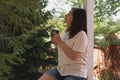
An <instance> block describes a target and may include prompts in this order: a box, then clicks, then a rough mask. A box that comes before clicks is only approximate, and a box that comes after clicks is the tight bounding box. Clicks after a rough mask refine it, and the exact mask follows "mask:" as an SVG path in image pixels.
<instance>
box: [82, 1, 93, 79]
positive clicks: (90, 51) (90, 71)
mask: <svg viewBox="0 0 120 80" xmlns="http://www.w3.org/2000/svg"><path fill="white" fill-rule="evenodd" d="M83 4H84V9H85V10H86V12H87V33H88V80H93V44H94V43H93V42H94V41H93V22H94V21H93V19H94V9H93V6H94V0H83Z"/></svg>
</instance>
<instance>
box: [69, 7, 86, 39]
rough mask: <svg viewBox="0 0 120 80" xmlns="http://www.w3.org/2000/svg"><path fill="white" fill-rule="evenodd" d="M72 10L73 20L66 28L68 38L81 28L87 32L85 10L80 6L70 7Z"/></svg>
mask: <svg viewBox="0 0 120 80" xmlns="http://www.w3.org/2000/svg"><path fill="white" fill-rule="evenodd" d="M72 10H73V20H72V22H71V26H70V28H69V29H68V31H69V38H72V37H74V36H75V35H76V34H77V33H78V32H80V31H81V30H83V31H85V32H86V34H87V21H86V11H85V10H84V9H81V8H72Z"/></svg>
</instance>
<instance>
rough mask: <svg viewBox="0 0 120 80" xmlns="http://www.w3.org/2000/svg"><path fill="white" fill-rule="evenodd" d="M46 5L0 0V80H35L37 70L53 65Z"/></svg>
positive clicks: (30, 0) (37, 1)
mask: <svg viewBox="0 0 120 80" xmlns="http://www.w3.org/2000/svg"><path fill="white" fill-rule="evenodd" d="M46 6H47V0H0V80H37V78H38V77H40V75H41V74H42V71H40V72H39V71H38V70H39V67H40V69H41V70H43V69H46V68H48V67H49V66H51V65H56V63H57V60H56V58H54V57H56V56H57V55H56V54H55V53H56V51H55V49H52V48H51V42H50V41H49V32H48V29H47V27H46V24H47V20H48V19H49V18H52V15H51V13H50V11H44V8H45V7H46ZM47 56H52V58H49V57H48V58H46V57H47Z"/></svg>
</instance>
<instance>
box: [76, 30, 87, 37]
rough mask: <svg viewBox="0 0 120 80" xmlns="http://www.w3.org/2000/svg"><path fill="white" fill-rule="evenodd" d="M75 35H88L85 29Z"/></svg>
mask: <svg viewBox="0 0 120 80" xmlns="http://www.w3.org/2000/svg"><path fill="white" fill-rule="evenodd" d="M75 36H87V35H86V33H85V31H83V30H82V31H79V32H78V33H77V34H76V35H75Z"/></svg>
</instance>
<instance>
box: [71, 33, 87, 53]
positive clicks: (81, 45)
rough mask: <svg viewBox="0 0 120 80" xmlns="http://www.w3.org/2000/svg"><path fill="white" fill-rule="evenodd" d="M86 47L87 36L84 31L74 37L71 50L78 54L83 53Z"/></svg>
mask: <svg viewBox="0 0 120 80" xmlns="http://www.w3.org/2000/svg"><path fill="white" fill-rule="evenodd" d="M86 47H87V35H86V33H85V32H84V31H81V32H79V33H78V34H77V36H75V40H74V44H73V47H72V48H73V50H75V51H78V52H85V51H86Z"/></svg>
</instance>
